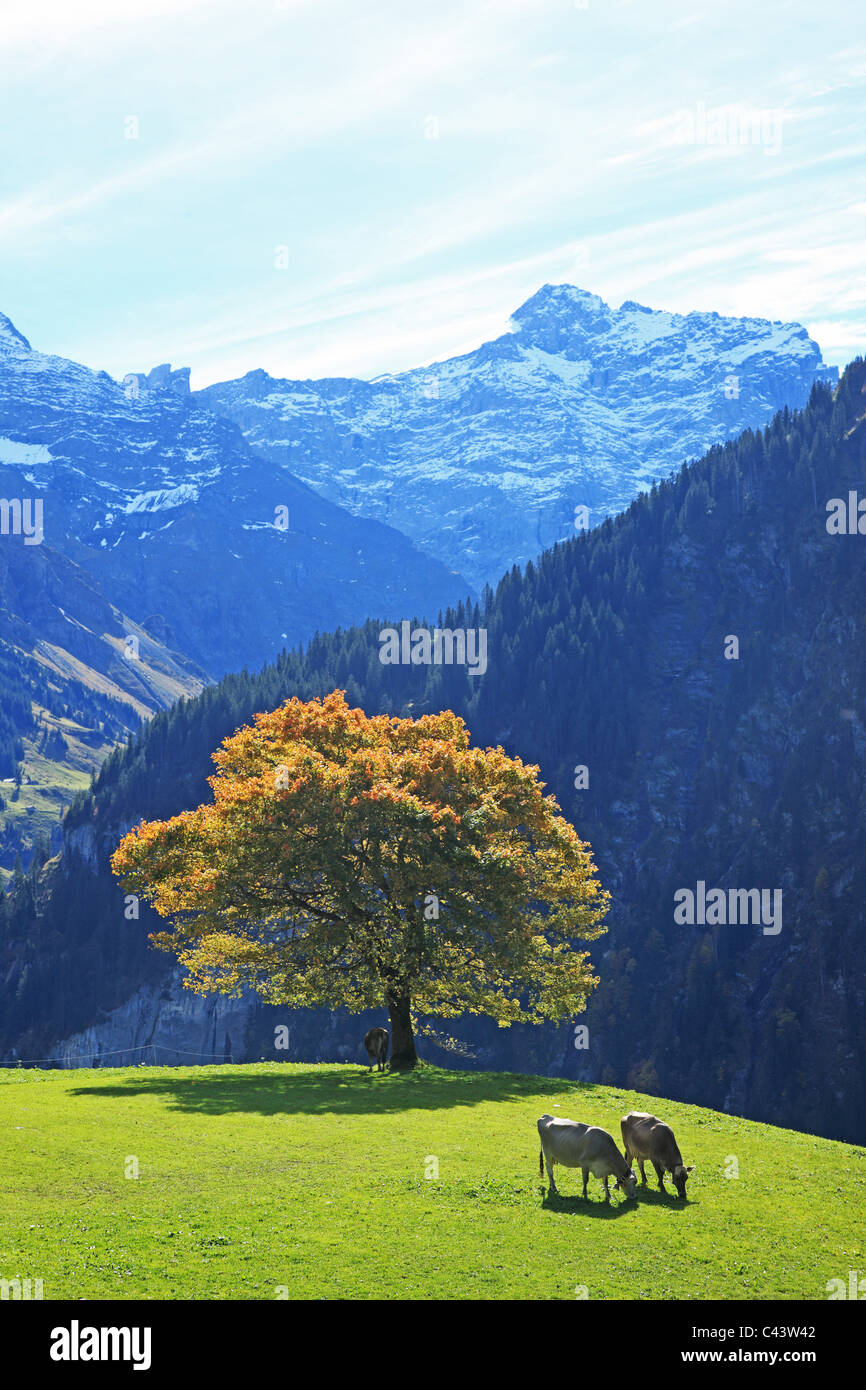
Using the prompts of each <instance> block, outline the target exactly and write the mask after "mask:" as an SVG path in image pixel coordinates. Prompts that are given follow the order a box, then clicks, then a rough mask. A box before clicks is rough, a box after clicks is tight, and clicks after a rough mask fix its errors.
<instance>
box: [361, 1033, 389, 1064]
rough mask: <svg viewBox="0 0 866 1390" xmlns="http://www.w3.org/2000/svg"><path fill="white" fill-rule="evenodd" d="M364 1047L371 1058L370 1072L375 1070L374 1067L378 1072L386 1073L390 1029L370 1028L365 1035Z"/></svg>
mask: <svg viewBox="0 0 866 1390" xmlns="http://www.w3.org/2000/svg"><path fill="white" fill-rule="evenodd" d="M364 1046H365V1047H366V1049H367V1056H368V1057H369V1058H370V1071H372V1070H373V1067H374V1065H375V1067H376V1070H377V1071H384V1070H385V1062H386V1060H387V1057H388V1029H387V1028H370V1029H369V1030H368V1032H366V1033H365V1034H364Z"/></svg>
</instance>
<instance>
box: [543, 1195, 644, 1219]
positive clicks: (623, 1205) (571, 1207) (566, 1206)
mask: <svg viewBox="0 0 866 1390" xmlns="http://www.w3.org/2000/svg"><path fill="white" fill-rule="evenodd" d="M541 1205H542V1206H543V1207H544V1210H545V1211H555V1212H558V1213H559V1215H561V1216H591V1217H594V1218H595V1219H596V1220H601V1221H614V1220H615V1219H616V1218H617V1217H618V1216H623V1215H625V1213H626V1212H628V1211H635V1209H636V1206H637V1204H636V1203H635V1202H631V1201H629V1202H623V1201H618V1200H617V1199H616V1198H615V1197H612V1198H611V1200H610V1202H606V1201H605V1200H604V1195H603V1194H602V1196H601V1198H600V1199H599V1198H598V1197H595V1198H594V1197H593V1196H592V1190H591V1189H590V1190H589V1196H588V1197H587V1198H586V1199H584V1198H583V1197H581V1196H580V1195H579V1194H578V1195H577V1196H575V1197H565V1196H563V1194H562V1193H561V1192H558V1193H554V1194H553V1195H551V1193H550V1191H549V1190H547V1189H544V1201H543V1202H542V1204H541Z"/></svg>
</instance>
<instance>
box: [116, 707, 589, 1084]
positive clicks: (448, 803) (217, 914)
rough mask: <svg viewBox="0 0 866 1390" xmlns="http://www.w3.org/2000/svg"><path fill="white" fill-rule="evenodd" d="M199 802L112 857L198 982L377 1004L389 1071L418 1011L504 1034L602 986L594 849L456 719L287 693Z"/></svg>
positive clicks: (190, 980) (406, 1048) (229, 754)
mask: <svg viewBox="0 0 866 1390" xmlns="http://www.w3.org/2000/svg"><path fill="white" fill-rule="evenodd" d="M214 762H215V764H216V767H217V771H216V774H215V775H214V776H213V777H211V778H210V784H211V787H212V789H213V801H212V802H211V803H208V804H206V805H202V806H199V808H198V809H197V810H195V811H187V812H184V813H183V814H182V815H179V816H175V817H174V818H173V819H171V820H168V821H155V822H151V823H143V824H141V825H139V826H137V827H136V828H135V829H134V830H132V831H130V833H129V834H128V835H127V836H126V837H125V838H124V839H123V841H122V842H121V844H120V846H119V847H118V849H117V851H116V852H115V854H114V857H113V860H112V866H113V868H114V871H115V873H116V874H118V875H119V877H120V878H121V879H122V881H123V883H124V886H125V887H126V888H127V889H128V890H129V891H131V892H134V893H137V894H139V895H141V896H143V897H144V898H145V899H147V900H148V901H149V902H150V903H151V904H152V906H153V907H154V908H155V909H156V911H157V912H158V913H159V914H160V915H161V916H163V917H165V918H167V919H169V920H170V922H171V930H170V931H166V932H160V933H157V934H156V935H155V936H154V937H153V941H154V943H155V945H157V946H159V947H161V948H163V949H165V950H170V951H174V952H176V953H177V955H178V957H179V959H180V960H181V961H182V963H183V964H184V966H185V967H186V969H187V971H188V976H187V979H186V984H187V986H188V987H189V988H191V989H193V990H196V991H197V992H199V993H206V992H209V991H213V990H217V991H220V992H222V993H227V994H237V993H238V992H239V991H240V989H242V988H243V987H244V986H252V987H253V988H254V989H255V990H257V991H258V992H259V993H260V994H261V995H262V996H263V997H264V998H265V999H267V1000H268V1001H269V1002H270V1003H281V1004H287V1005H289V1006H291V1007H295V1008H304V1007H310V1006H313V1005H323V1004H324V1005H327V1006H330V1007H337V1006H339V1005H342V1006H344V1007H346V1008H348V1009H350V1010H353V1011H357V1010H360V1009H365V1008H371V1007H381V1005H382V1004H385V1005H387V1008H388V1012H389V1015H390V1021H391V1030H392V1066H394V1067H406V1066H411V1065H413V1064H414V1062H415V1061H416V1060H417V1058H416V1052H415V1041H414V1035H413V1026H412V1013H413V1011H416V1012H418V1013H422V1014H429V1015H436V1016H438V1017H440V1018H454V1017H456V1016H457V1015H459V1014H461V1013H464V1012H469V1013H475V1014H487V1015H489V1016H490V1017H492V1018H494V1019H496V1020H497V1022H498V1023H499V1024H500V1025H501V1026H507V1025H508V1024H510V1023H513V1022H515V1021H520V1020H524V1021H526V1020H528V1021H531V1022H541V1021H542V1020H544V1019H562V1018H566V1017H571V1016H573V1015H574V1014H576V1013H578V1012H579V1011H580V1010H582V1009H583V1008H584V1006H585V1003H586V999H587V996H588V995H589V993H590V992H591V990H592V989H593V988H594V987H595V985H596V984H597V983H598V981H597V979H596V977H595V976H594V975H593V974H592V970H591V966H590V964H589V961H588V957H587V953H586V952H585V951H583V952H581V951H576V950H575V949H574V948H573V946H572V944H571V943H572V941H573V939H574V938H575V937H579V938H582V939H583V940H592V939H594V938H595V937H598V936H599V935H600V934H601V933H602V932H603V931H604V930H605V928H604V927H603V925H602V918H603V916H604V914H605V912H606V910H607V905H608V895H607V893H606V892H604V890H603V889H602V888H601V886H600V884H599V882H598V879H597V877H596V872H595V866H594V865H593V863H592V859H591V855H590V851H589V848H588V846H586V845H585V844H583V843H582V842H581V840H580V839H579V838H578V836H577V834H576V833H575V831H574V829H573V828H572V826H570V825H569V824H568V822H567V821H565V820H564V819H563V818H562V816H561V815H560V814H559V807H558V806H557V803H556V801H555V799H554V798H553V797H552V796H545V795H544V792H543V786H544V784H543V783H542V782H540V781H539V777H538V769H537V768H536V767H529V766H525V765H524V764H523V763H522V762H521V761H520V759H519V758H509V757H507V756H506V754H505V753H504V752H503V751H502V749H501V748H486V749H482V748H471V747H470V746H469V734H468V731H467V729H466V726H465V724H464V723H463V721H462V719H460V718H458V717H457V715H455V714H452V713H450V712H445V713H442V714H428V715H424V716H422V717H421V718H419V719H395V718H390V717H388V716H386V715H379V716H375V717H373V718H368V717H367V715H366V714H365V713H364V711H363V710H360V709H351V708H350V707H349V705H348V704H347V703H346V700H345V697H344V695H343V693H342V692H341V691H335V692H334V693H333V694H332V695H329V696H327V697H326V698H325V699H323V700H312V701H310V702H309V703H303V702H302V701H300V700H297V699H292V700H289V701H287V702H286V703H285V704H284V705H282V706H281V708H280V709H278V710H275V711H274V712H273V713H272V714H259V715H256V717H255V722H254V723H253V724H252V725H250V726H248V727H245V728H242V729H240V730H238V732H237V733H235V734H233V735H232V736H231V737H230V738H227V739H226V740H225V741H224V742H223V743H222V745H221V746H220V748H219V749H218V750H217V752H216V753H215V754H214Z"/></svg>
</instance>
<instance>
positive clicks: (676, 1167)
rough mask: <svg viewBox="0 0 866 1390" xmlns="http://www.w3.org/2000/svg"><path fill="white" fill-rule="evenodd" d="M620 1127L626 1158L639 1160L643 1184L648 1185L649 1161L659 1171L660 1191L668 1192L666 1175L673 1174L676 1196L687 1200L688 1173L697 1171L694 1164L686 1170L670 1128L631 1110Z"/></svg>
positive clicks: (653, 1117)
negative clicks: (647, 1168) (646, 1165)
mask: <svg viewBox="0 0 866 1390" xmlns="http://www.w3.org/2000/svg"><path fill="white" fill-rule="evenodd" d="M621 1128H622V1142H623V1144H624V1145H625V1156H626V1158H627V1159H628V1161H629V1163H631V1162H632V1160H633V1159H637V1162H638V1166H639V1168H640V1175H641V1181H642V1182H644V1183H645V1182H646V1171H645V1169H644V1162H645V1161H646V1160H647V1159H649V1161H650V1163H651V1164H652V1166H653V1167H654V1168H655V1170H656V1177H657V1178H658V1180H659V1191H660V1192H666V1191H667V1188H666V1187H665V1173H670V1175H671V1177H672V1178H673V1180H674V1187H675V1188H676V1190H677V1196H678V1197H685V1195H686V1183H687V1182H688V1178H689V1173H693V1172H694V1168H695V1165H694V1164H693V1163H692V1164H690V1166H689V1167H688V1168H686V1166H685V1164H684V1163H683V1157H682V1154H681V1153H680V1151H679V1146H678V1145H677V1141H676V1139H675V1138H674V1132H673V1130H672V1129H671V1127H670V1125H666V1124H665V1123H664V1121H663V1120H659V1119H657V1118H656V1116H655V1115H647V1114H646V1112H645V1111H643V1110H631V1111H630V1112H629V1114H628V1115H623V1117H622V1121H621Z"/></svg>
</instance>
